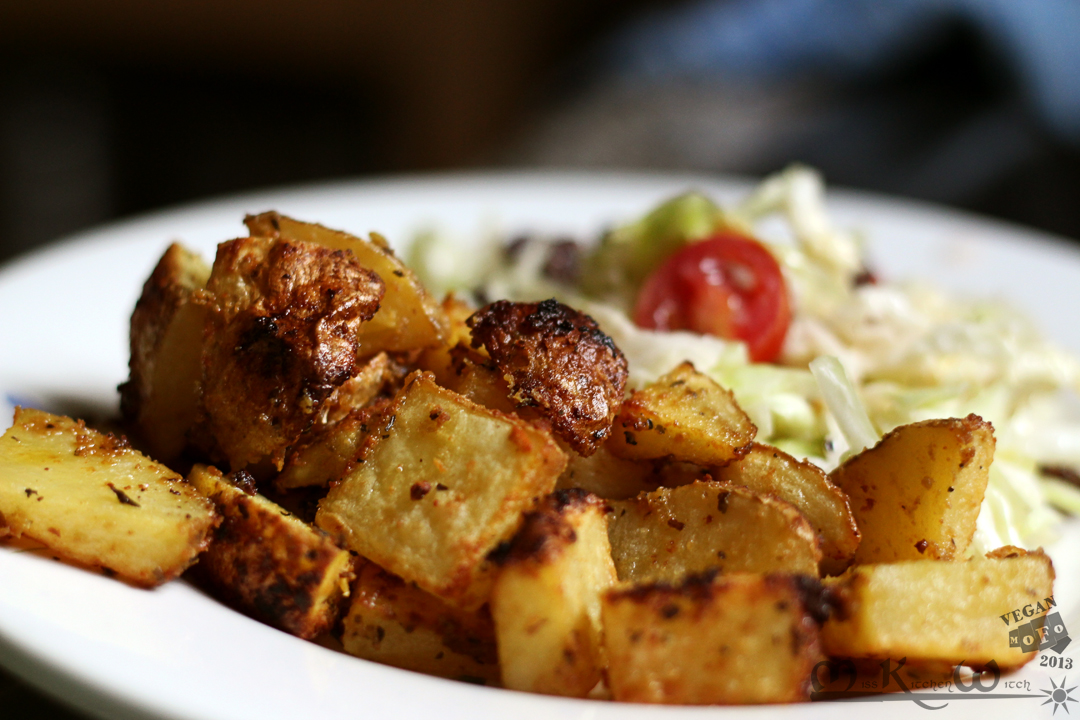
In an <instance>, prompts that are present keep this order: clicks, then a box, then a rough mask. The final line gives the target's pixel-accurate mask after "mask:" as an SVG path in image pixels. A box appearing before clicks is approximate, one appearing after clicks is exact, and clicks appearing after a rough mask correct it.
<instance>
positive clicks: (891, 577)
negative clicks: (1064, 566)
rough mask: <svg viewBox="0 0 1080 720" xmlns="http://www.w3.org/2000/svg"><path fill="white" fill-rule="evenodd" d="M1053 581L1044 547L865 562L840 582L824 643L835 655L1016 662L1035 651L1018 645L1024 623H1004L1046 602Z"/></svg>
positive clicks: (1007, 665)
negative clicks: (1013, 639) (1019, 552)
mask: <svg viewBox="0 0 1080 720" xmlns="http://www.w3.org/2000/svg"><path fill="white" fill-rule="evenodd" d="M1053 584H1054V568H1053V565H1052V564H1051V563H1050V558H1048V557H1047V556H1046V555H1044V554H1043V553H1042V552H1035V553H1028V554H1026V555H1024V556H1019V557H1010V558H988V559H982V558H977V559H974V560H971V561H968V562H925V561H917V560H916V561H906V562H894V563H886V564H881V565H860V566H856V567H853V568H852V569H851V570H849V571H848V573H847V574H845V575H844V576H842V577H841V578H838V579H837V581H835V582H834V583H833V584H832V587H833V588H834V589H835V590H836V599H837V601H838V604H839V607H838V609H837V612H836V613H835V615H834V617H833V619H830V620H829V621H828V622H827V623H825V627H824V628H823V633H822V641H823V643H824V647H825V651H826V652H827V653H828V654H830V655H840V656H846V657H870V658H893V659H900V658H905V657H906V658H918V659H920V660H938V661H946V662H951V663H953V664H954V665H955V664H960V663H964V664H966V665H970V666H973V667H981V666H985V665H987V664H988V663H989V662H990V661H995V662H997V664H998V667H1000V668H1002V669H1007V668H1016V667H1020V666H1021V665H1023V664H1024V663H1026V662H1028V661H1029V660H1031V659H1032V658H1033V657H1035V653H1034V652H1024V649H1023V647H1020V646H1016V647H1011V646H1010V638H1009V634H1010V630H1011V629H1012V625H1015V624H1019V623H1012V624H1011V625H1007V624H1006V623H1005V622H1004V621H1005V620H1006V619H1007V618H1011V615H1010V613H1012V612H1013V611H1014V610H1017V609H1022V608H1024V607H1025V606H1028V605H1031V606H1034V605H1035V604H1036V603H1039V602H1043V603H1046V598H1050V597H1051V596H1052V595H1053V594H1054V587H1053ZM1018 619H1020V620H1022V621H1023V622H1027V621H1028V618H1023V617H1020V618H1018Z"/></svg>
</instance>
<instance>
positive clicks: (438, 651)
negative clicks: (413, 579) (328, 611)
mask: <svg viewBox="0 0 1080 720" xmlns="http://www.w3.org/2000/svg"><path fill="white" fill-rule="evenodd" d="M362 563H363V564H362V566H361V567H360V568H359V569H358V570H357V577H356V581H355V582H354V583H353V586H352V602H351V604H350V606H349V612H348V614H347V615H346V616H345V619H344V621H343V622H342V635H341V644H342V646H343V647H344V648H345V652H347V653H350V654H352V655H356V656H357V657H362V658H364V659H365V660H373V661H375V662H380V663H383V664H386V665H393V666H394V667H399V668H404V669H406V670H414V671H416V672H422V673H427V674H429V675H438V676H439V677H445V678H451V679H453V680H468V681H470V682H482V683H484V684H485V685H498V684H499V662H498V656H497V654H496V650H495V629H494V627H493V626H492V623H491V616H490V615H489V614H488V610H487V608H486V607H484V608H481V609H480V610H474V611H472V612H464V611H462V610H459V609H457V608H455V607H453V606H451V605H447V604H446V603H444V602H443V601H442V600H440V599H438V598H437V597H435V596H434V595H430V594H428V593H426V592H424V591H423V590H421V589H419V588H418V587H416V586H415V585H412V584H410V583H407V582H405V581H404V580H402V579H401V578H399V577H398V576H396V575H393V574H391V573H388V572H386V571H385V570H383V569H382V568H381V567H379V566H378V565H376V564H375V563H373V562H366V561H362Z"/></svg>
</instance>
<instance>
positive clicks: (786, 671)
mask: <svg viewBox="0 0 1080 720" xmlns="http://www.w3.org/2000/svg"><path fill="white" fill-rule="evenodd" d="M820 605H821V600H820V587H819V586H818V583H817V581H816V580H812V579H809V578H801V577H799V576H789V575H752V574H732V575H724V576H721V577H715V572H713V573H707V574H705V575H701V576H691V577H690V578H687V579H686V580H685V581H683V582H682V583H680V584H677V585H674V586H672V585H668V584H665V583H654V584H645V585H635V586H631V587H620V588H615V589H612V590H609V591H608V592H607V593H606V594H605V595H604V597H603V604H602V612H603V621H604V635H605V641H606V644H607V652H608V663H609V668H608V673H607V675H608V684H609V685H610V687H611V692H612V695H613V696H614V698H615V699H616V700H621V701H624V702H643V703H670V704H683V705H708V704H749V703H789V702H799V701H803V700H808V699H809V695H810V678H811V672H812V670H813V668H814V666H815V664H816V663H817V662H819V661H820V660H821V650H820V643H819V640H818V628H819V626H820V622H821V619H822V617H821V615H820V614H819V612H818V608H819V607H820Z"/></svg>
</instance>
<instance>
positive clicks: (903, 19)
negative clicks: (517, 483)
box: [607, 0, 1080, 144]
mask: <svg viewBox="0 0 1080 720" xmlns="http://www.w3.org/2000/svg"><path fill="white" fill-rule="evenodd" d="M957 22H965V23H967V24H968V25H969V26H970V27H971V28H972V29H973V30H974V31H975V32H976V33H977V34H978V35H979V36H980V37H981V38H982V40H983V42H984V43H985V44H986V47H987V48H988V50H989V51H990V52H991V53H993V54H994V55H995V56H996V57H997V58H998V60H999V62H1000V64H1001V66H1002V67H1003V68H1004V69H1005V70H1006V71H1007V72H1008V73H1009V74H1010V76H1011V77H1009V78H1008V80H1009V81H1010V82H1011V83H1012V84H1013V85H1014V86H1015V89H1016V92H1017V94H1018V96H1019V100H1020V102H1021V103H1022V104H1023V105H1024V106H1025V107H1028V108H1029V109H1030V111H1031V112H1032V113H1033V114H1034V115H1036V116H1037V117H1038V118H1039V119H1040V121H1041V123H1042V124H1044V125H1045V127H1046V129H1047V130H1049V131H1050V132H1052V133H1053V134H1055V135H1056V136H1057V137H1059V138H1060V139H1062V140H1066V141H1069V142H1071V143H1074V144H1080V40H1078V37H1080V2H1078V1H1077V0H727V1H724V0H700V1H699V2H695V3H691V4H689V5H685V6H682V7H679V8H677V9H674V10H667V11H663V12H656V13H654V14H652V15H651V16H648V17H645V18H642V19H641V20H639V21H638V22H636V23H635V24H634V25H632V26H631V27H629V28H627V29H626V30H625V31H624V32H622V33H621V34H620V35H619V36H618V37H617V38H615V40H614V42H613V45H612V46H611V47H610V52H609V54H608V58H607V60H608V62H610V63H611V64H612V65H613V66H614V67H613V70H614V71H615V73H616V75H617V76H618V77H621V78H622V79H623V80H625V81H628V82H638V81H641V80H645V79H648V80H654V81H660V82H663V81H664V80H667V79H671V78H700V77H710V76H718V75H719V76H726V77H731V78H739V79H743V80H750V81H755V82H768V81H772V80H786V79H791V78H792V77H800V76H807V75H810V76H824V77H828V78H835V79H837V80H847V79H860V78H863V77H866V76H868V75H871V74H873V73H875V72H878V71H880V70H882V69H886V68H888V67H889V66H891V65H893V64H895V63H897V62H900V61H902V60H903V59H905V58H906V57H908V56H910V55H911V54H913V53H914V52H917V51H919V50H920V49H922V48H923V47H924V46H926V45H927V44H929V43H932V42H933V41H934V40H935V39H936V38H937V37H938V36H939V35H940V34H941V33H943V32H945V31H946V30H947V29H948V28H949V27H951V26H953V25H954V24H955V23H957Z"/></svg>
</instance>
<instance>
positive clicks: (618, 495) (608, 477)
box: [556, 445, 661, 500]
mask: <svg viewBox="0 0 1080 720" xmlns="http://www.w3.org/2000/svg"><path fill="white" fill-rule="evenodd" d="M567 457H568V460H567V463H566V469H565V470H564V471H563V474H562V475H560V476H559V482H558V485H557V486H556V487H558V488H560V489H565V488H581V489H582V490H588V491H589V492H591V493H593V494H595V495H599V496H600V497H602V498H607V499H609V500H625V499H626V498H632V497H634V496H636V495H638V494H640V493H642V492H647V491H650V490H655V489H656V488H657V487H659V486H660V485H661V483H660V482H659V480H660V478H659V476H658V475H657V473H656V470H655V469H654V468H653V466H652V463H650V462H642V461H635V460H623V459H622V458H617V457H615V456H614V455H612V454H611V451H610V450H608V449H607V447H605V446H603V445H601V446H600V447H598V448H597V449H596V452H594V453H593V454H592V455H590V456H588V457H583V456H581V455H578V454H577V453H567Z"/></svg>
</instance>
